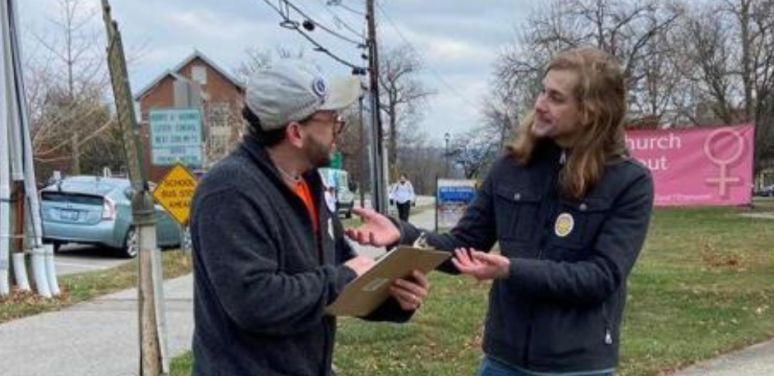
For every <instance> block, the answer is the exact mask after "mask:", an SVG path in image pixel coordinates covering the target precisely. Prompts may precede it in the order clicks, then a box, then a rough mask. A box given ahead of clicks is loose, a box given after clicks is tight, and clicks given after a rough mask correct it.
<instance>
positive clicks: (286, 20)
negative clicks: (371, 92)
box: [263, 0, 364, 70]
mask: <svg viewBox="0 0 774 376" xmlns="http://www.w3.org/2000/svg"><path fill="white" fill-rule="evenodd" d="M263 2H264V3H266V5H268V6H269V7H271V8H272V9H274V10H275V11H276V12H277V13H279V15H280V16H281V17H282V21H281V22H280V26H282V27H284V28H286V29H290V30H295V31H296V32H297V33H299V34H301V36H302V37H304V38H305V39H306V40H308V41H309V42H310V43H312V44H313V45H314V46H315V51H318V52H322V53H324V54H326V55H328V57H330V58H332V59H333V60H336V61H338V62H339V63H341V64H343V65H346V66H348V67H350V68H352V69H353V70H363V69H364V68H363V67H362V66H359V65H355V64H352V63H350V62H348V61H346V60H344V59H343V58H341V57H339V56H338V55H336V54H334V53H333V52H331V51H329V50H328V49H327V48H325V47H324V46H323V45H322V44H320V43H319V42H317V41H316V40H314V38H312V37H311V36H309V35H308V34H307V33H305V32H304V31H303V30H301V29H300V28H299V27H298V26H299V23H298V21H294V20H291V19H290V8H288V7H289V6H292V4H290V3H289V2H288V1H287V0H280V1H279V3H280V4H279V6H275V5H274V4H272V3H271V1H270V0H263ZM283 4H284V5H285V11H284V12H283V10H282V8H281V6H282V5H283ZM299 13H301V12H299ZM302 14H303V13H302Z"/></svg>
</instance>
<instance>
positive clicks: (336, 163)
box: [331, 150, 344, 169]
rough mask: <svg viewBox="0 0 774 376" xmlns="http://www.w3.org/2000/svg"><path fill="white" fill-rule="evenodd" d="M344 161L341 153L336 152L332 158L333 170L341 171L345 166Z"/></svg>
mask: <svg viewBox="0 0 774 376" xmlns="http://www.w3.org/2000/svg"><path fill="white" fill-rule="evenodd" d="M343 159H344V157H343V156H342V155H341V152H340V151H338V150H336V151H334V152H333V155H332V156H331V168H337V169H341V168H342V167H341V166H342V165H343V162H342V161H343Z"/></svg>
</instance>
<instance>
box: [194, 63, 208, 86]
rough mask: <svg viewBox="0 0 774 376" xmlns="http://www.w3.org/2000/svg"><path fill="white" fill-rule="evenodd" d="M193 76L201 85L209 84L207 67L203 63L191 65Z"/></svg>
mask: <svg viewBox="0 0 774 376" xmlns="http://www.w3.org/2000/svg"><path fill="white" fill-rule="evenodd" d="M191 78H192V79H193V80H194V81H196V82H198V83H199V84H200V85H207V68H206V67H204V66H202V65H194V66H193V67H191Z"/></svg>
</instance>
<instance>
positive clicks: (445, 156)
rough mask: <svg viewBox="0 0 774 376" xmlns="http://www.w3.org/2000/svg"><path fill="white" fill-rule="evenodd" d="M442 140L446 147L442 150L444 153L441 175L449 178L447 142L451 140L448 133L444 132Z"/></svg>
mask: <svg viewBox="0 0 774 376" xmlns="http://www.w3.org/2000/svg"><path fill="white" fill-rule="evenodd" d="M443 139H444V140H445V141H446V147H445V148H444V153H443V157H444V167H443V171H444V172H443V174H444V176H446V177H449V140H450V139H451V135H450V134H449V132H446V133H445V134H444V135H443Z"/></svg>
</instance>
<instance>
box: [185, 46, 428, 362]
mask: <svg viewBox="0 0 774 376" xmlns="http://www.w3.org/2000/svg"><path fill="white" fill-rule="evenodd" d="M360 95H361V88H360V83H359V81H358V80H357V79H355V78H342V79H332V80H327V79H326V78H325V77H324V76H323V75H322V74H321V73H320V71H319V70H318V69H317V68H315V67H314V66H312V65H310V64H308V63H305V62H302V61H296V60H281V61H279V62H277V64H275V65H273V66H270V67H267V68H265V69H261V70H259V71H257V72H255V73H254V74H253V75H251V77H250V79H249V82H248V84H247V89H246V93H245V106H244V109H243V115H244V117H245V119H246V121H247V123H248V125H247V128H248V132H247V135H246V136H245V138H244V139H243V140H242V142H241V143H240V145H239V147H238V148H237V149H236V150H235V151H234V152H233V153H231V154H230V155H229V156H228V157H226V158H225V159H223V160H222V161H220V162H218V163H217V164H216V165H215V167H213V168H212V169H211V170H210V171H209V172H208V173H207V174H206V175H205V176H204V177H203V179H202V180H201V181H200V183H199V185H198V187H197V190H196V194H195V195H194V199H193V202H192V214H191V222H190V228H191V236H192V241H193V250H194V308H195V311H194V316H195V325H196V328H195V331H194V339H193V356H194V370H193V374H194V375H223V376H227V375H229V376H230V375H234V376H236V375H239V376H246V375H261V376H264V375H266V376H274V375H311V376H314V375H320V376H330V375H332V374H333V371H332V366H331V364H332V352H333V343H334V335H335V329H336V318H335V317H332V316H329V315H326V314H325V310H324V309H325V307H326V306H327V305H328V304H330V303H332V302H333V301H334V300H335V299H336V297H337V296H338V295H339V293H340V292H341V291H342V289H343V288H344V286H345V285H346V284H347V283H349V282H351V281H352V280H353V279H355V278H356V277H357V276H359V275H361V274H363V273H364V272H365V271H367V270H368V269H369V268H370V267H371V266H372V265H373V261H372V260H371V259H370V258H368V257H365V256H359V255H357V254H356V253H355V252H354V251H353V249H352V248H351V246H350V245H349V243H348V242H347V240H345V239H344V236H343V229H342V226H341V222H340V221H339V219H338V216H337V215H336V208H335V206H332V205H330V204H328V202H331V200H326V199H325V197H324V195H325V192H326V191H325V189H324V186H323V183H322V181H321V178H320V175H319V174H318V173H317V171H316V169H317V168H319V167H323V166H327V165H328V164H329V163H330V161H331V153H332V152H333V151H334V149H335V145H336V144H335V140H336V136H337V135H338V134H339V133H340V132H341V131H342V129H343V127H344V123H343V122H342V121H341V118H340V117H339V115H340V114H339V112H340V111H342V110H343V109H345V108H346V107H348V106H349V105H351V104H352V103H353V102H354V101H356V100H357V99H358V97H359V96H360ZM427 289H428V283H427V279H426V278H425V276H424V275H423V274H421V273H417V272H415V273H414V274H413V275H412V276H411V277H409V278H406V279H402V280H397V281H395V282H394V283H393V285H392V286H391V294H392V297H391V298H390V299H389V300H388V301H387V302H386V303H385V304H383V305H382V306H381V307H379V308H378V309H377V310H376V311H374V312H373V313H372V314H371V315H369V316H368V317H366V319H369V320H376V321H382V320H389V321H397V322H404V321H407V320H408V319H409V318H410V317H411V315H412V314H413V312H414V311H415V310H416V309H417V308H418V307H419V306H420V305H421V303H422V301H423V299H424V298H425V296H426V295H427Z"/></svg>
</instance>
